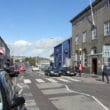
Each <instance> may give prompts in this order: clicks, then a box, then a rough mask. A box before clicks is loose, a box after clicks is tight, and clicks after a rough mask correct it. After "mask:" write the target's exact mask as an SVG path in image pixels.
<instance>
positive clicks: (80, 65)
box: [78, 63, 83, 77]
mask: <svg viewBox="0 0 110 110" xmlns="http://www.w3.org/2000/svg"><path fill="white" fill-rule="evenodd" d="M78 70H79V76H80V77H81V74H82V71H83V66H82V64H81V63H80V64H79V67H78Z"/></svg>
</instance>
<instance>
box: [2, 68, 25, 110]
mask: <svg viewBox="0 0 110 110" xmlns="http://www.w3.org/2000/svg"><path fill="white" fill-rule="evenodd" d="M24 104H25V99H24V97H20V96H18V94H17V92H16V90H15V88H14V85H13V82H12V78H11V77H10V75H9V74H8V73H7V72H5V71H3V70H0V110H26V107H25V105H24Z"/></svg>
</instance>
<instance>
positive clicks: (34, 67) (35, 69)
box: [32, 66, 40, 71]
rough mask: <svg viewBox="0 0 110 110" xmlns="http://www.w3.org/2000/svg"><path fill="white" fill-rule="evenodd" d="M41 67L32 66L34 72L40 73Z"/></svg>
mask: <svg viewBox="0 0 110 110" xmlns="http://www.w3.org/2000/svg"><path fill="white" fill-rule="evenodd" d="M39 70H40V69H39V67H38V66H32V71H39Z"/></svg>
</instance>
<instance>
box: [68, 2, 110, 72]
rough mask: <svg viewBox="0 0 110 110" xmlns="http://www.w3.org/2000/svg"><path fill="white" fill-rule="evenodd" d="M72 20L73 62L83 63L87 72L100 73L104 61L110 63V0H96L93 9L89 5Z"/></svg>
mask: <svg viewBox="0 0 110 110" xmlns="http://www.w3.org/2000/svg"><path fill="white" fill-rule="evenodd" d="M92 14H93V16H92ZM70 22H71V24H72V50H71V51H72V53H71V60H72V63H73V64H74V65H78V64H79V63H82V64H83V66H84V67H85V69H84V71H85V72H87V73H94V74H98V73H99V71H100V67H101V64H102V62H106V63H107V64H108V65H110V0H95V1H94V2H93V3H92V11H91V7H90V6H88V7H87V8H85V9H84V10H83V11H82V12H80V13H79V14H78V15H77V16H75V17H74V18H73V19H72V20H71V21H70ZM93 22H94V23H93Z"/></svg>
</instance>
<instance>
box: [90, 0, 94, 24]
mask: <svg viewBox="0 0 110 110" xmlns="http://www.w3.org/2000/svg"><path fill="white" fill-rule="evenodd" d="M89 3H90V8H91V16H92V24H93V26H95V21H94V13H93V7H92V2H91V0H89Z"/></svg>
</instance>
